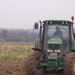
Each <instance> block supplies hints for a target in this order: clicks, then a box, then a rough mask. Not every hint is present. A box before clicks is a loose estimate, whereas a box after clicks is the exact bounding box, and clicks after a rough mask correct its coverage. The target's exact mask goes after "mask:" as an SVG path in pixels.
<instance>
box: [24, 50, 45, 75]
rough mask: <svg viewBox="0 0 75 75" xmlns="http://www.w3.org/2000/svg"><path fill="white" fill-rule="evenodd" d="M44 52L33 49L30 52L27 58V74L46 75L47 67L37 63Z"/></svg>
mask: <svg viewBox="0 0 75 75" xmlns="http://www.w3.org/2000/svg"><path fill="white" fill-rule="evenodd" d="M41 55H42V52H40V51H33V52H31V53H29V54H28V55H27V57H26V60H25V69H26V72H27V75H44V72H45V68H44V67H40V68H38V67H37V63H38V61H39V60H40V57H41Z"/></svg>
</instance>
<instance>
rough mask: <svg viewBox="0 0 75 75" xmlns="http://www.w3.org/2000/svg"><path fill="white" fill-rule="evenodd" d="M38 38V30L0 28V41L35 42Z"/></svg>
mask: <svg viewBox="0 0 75 75" xmlns="http://www.w3.org/2000/svg"><path fill="white" fill-rule="evenodd" d="M37 38H38V32H35V30H33V29H32V30H30V29H26V30H24V29H1V30H0V41H17V42H19V41H25V42H35V41H36V40H37Z"/></svg>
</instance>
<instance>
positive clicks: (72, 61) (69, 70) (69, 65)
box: [63, 52, 75, 75]
mask: <svg viewBox="0 0 75 75" xmlns="http://www.w3.org/2000/svg"><path fill="white" fill-rule="evenodd" d="M63 69H64V74H65V75H75V53H73V52H72V53H69V54H68V55H66V56H65V58H64V68H63Z"/></svg>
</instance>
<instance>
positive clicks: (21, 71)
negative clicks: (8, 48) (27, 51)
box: [0, 60, 27, 75]
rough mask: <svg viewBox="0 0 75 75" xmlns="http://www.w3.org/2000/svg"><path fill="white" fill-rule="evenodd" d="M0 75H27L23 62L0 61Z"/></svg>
mask: <svg viewBox="0 0 75 75" xmlns="http://www.w3.org/2000/svg"><path fill="white" fill-rule="evenodd" d="M0 75H27V74H26V72H25V67H24V61H23V60H0Z"/></svg>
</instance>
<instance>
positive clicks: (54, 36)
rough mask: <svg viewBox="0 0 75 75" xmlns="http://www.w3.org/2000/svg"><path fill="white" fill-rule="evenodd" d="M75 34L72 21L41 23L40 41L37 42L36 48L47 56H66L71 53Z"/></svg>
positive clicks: (47, 21) (46, 21)
mask: <svg viewBox="0 0 75 75" xmlns="http://www.w3.org/2000/svg"><path fill="white" fill-rule="evenodd" d="M37 25H38V24H36V27H37ZM42 30H43V31H42ZM73 33H74V31H73V24H72V22H71V21H67V20H45V21H43V22H41V21H40V37H39V38H40V41H37V44H36V48H37V49H39V50H41V51H43V52H44V53H45V54H46V55H59V54H60V55H64V54H65V53H69V52H70V51H71V48H72V44H73V41H74V35H73Z"/></svg>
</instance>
